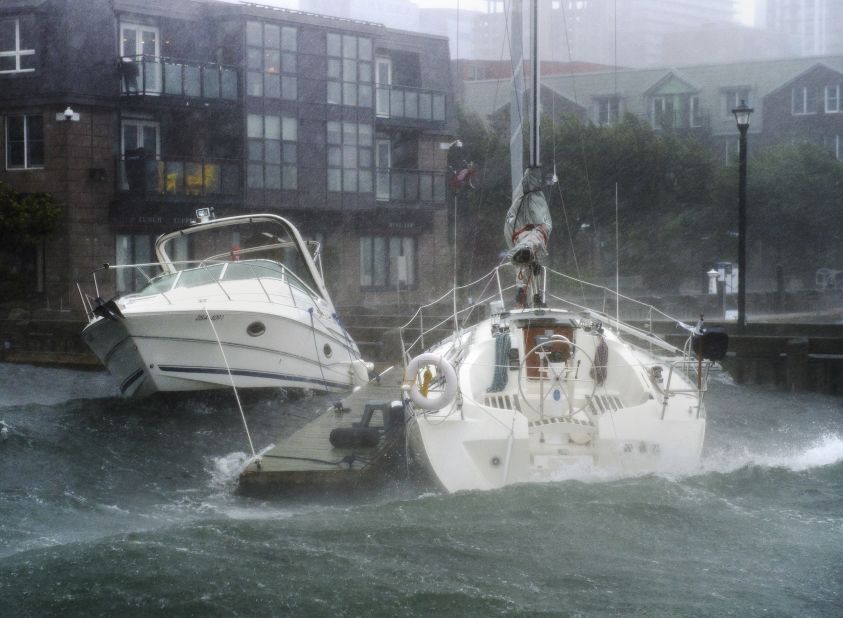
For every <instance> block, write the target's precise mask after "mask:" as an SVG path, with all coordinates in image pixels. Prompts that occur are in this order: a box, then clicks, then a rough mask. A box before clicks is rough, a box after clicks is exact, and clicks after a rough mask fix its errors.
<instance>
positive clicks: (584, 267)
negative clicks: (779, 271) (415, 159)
mask: <svg viewBox="0 0 843 618" xmlns="http://www.w3.org/2000/svg"><path fill="white" fill-rule="evenodd" d="M495 120H496V122H495V123H494V124H495V125H496V126H498V128H497V129H494V128H492V129H487V128H486V127H485V126H484V125H483V123H482V122H480V121H479V120H478V119H477V118H475V117H471V116H468V115H467V114H465V113H463V114H461V116H460V121H461V123H462V125H461V136H462V139H463V142H464V143H465V145H466V150H465V151H464V152H462V153H459V154H458V155H457V156H462V157H465V156H466V155H468V156H469V157H470V158H469V159H467V160H472V161H474V162H475V163H476V164H477V167H478V177H479V178H478V183H476V184H478V185H479V188H478V190H477V191H475V192H474V193H471V194H470V195H469V197H468V200H467V201H469V203H471V204H472V205H473V207H472V209H471V210H470V213H469V214H465V213H464V214H462V215H461V217H460V219H461V221H463V226H471V225H475V226H477V227H476V229H475V230H474V233H475V234H476V238H474V239H471V240H472V242H471V243H470V244H469V250H468V251H466V252H465V253H470V256H471V265H472V266H473V267H474V271H473V273H471V272H466V271H465V270H464V272H463V276H466V277H467V276H470V275H471V274H477V273H480V272H483V271H484V270H486V269H488V268H490V267H491V266H493V265H494V264H496V263H497V257H498V254H499V252H500V251H502V250H504V249H505V243H504V239H503V235H502V229H503V217H504V214H505V213H506V210H507V208H509V203H510V195H511V194H510V190H511V188H510V175H509V149H508V139H507V137H506V135H507V133H506V131H504V130H502V125H503V122H501V120H500V118H498V119H495ZM542 125H543V126H542V131H541V134H542V144H541V153H542V154H541V159H542V163H543V168H544V171H545V173H546V174H547V175H550V174H551V173H552V172H553V170H554V167H555V170H556V172H557V175H558V177H559V184H558V185H557V186H548V187H547V188H546V190H545V196H546V198H547V200H548V204H549V205H550V208H551V212H552V216H553V220H554V231H553V235H552V236H551V243H550V245H551V246H550V253H551V264H552V265H553V266H555V267H558V268H562V269H564V270H566V271H568V272H572V273H576V272H577V271H579V273H580V274H582V275H584V276H595V275H596V276H608V275H610V274H612V273H613V272H614V264H615V251H614V247H615V185H616V184H617V191H618V212H619V219H620V221H619V227H620V239H621V240H620V261H621V271H622V274H623V275H634V274H642V273H643V274H645V275H646V276H647V279H648V280H647V281H646V282H647V283H648V284H649V285H651V286H655V287H662V286H665V285H669V286H675V285H676V284H677V283H678V281H679V280H681V279H682V278H683V277H687V276H695V275H697V274H699V272H700V270H701V267H702V264H703V262H704V261H706V260H714V259H718V258H721V256H720V255H718V254H716V252H714V253H712V251H714V250H713V249H712V239H711V238H710V236H711V234H713V233H715V232H717V230H710V229H709V228H708V227H706V225H705V223H706V221H707V220H708V219H709V218H710V217H711V216H712V214H713V211H714V209H715V204H716V202H715V200H714V195H715V193H716V192H715V188H716V180H717V165H716V163H715V161H714V159H713V157H712V156H711V155H710V154H709V152H708V151H707V150H706V149H705V147H704V146H703V145H702V144H700V143H698V142H697V141H696V140H693V139H687V138H682V137H680V136H678V135H676V134H673V133H666V134H656V133H655V132H654V131H653V130H652V129H651V128H650V127H649V126H648V125H646V124H644V123H642V122H641V121H639V120H638V119H637V118H635V117H633V116H629V115H628V116H627V117H626V118H624V119H623V121H622V122H621V123H619V124H618V125H617V126H614V127H597V126H594V125H592V124H590V123H589V124H582V123H580V122H579V121H578V120H577V119H576V118H574V117H565V118H563V119H562V120H560V121H557V122H555V123H554V122H551V121H550V119H549V118H544V119H543V121H542ZM452 156H454V153H452ZM554 164H555V165H554ZM461 203H462V202H461ZM574 251H575V253H574ZM575 255H576V256H577V257H576V259H575Z"/></svg>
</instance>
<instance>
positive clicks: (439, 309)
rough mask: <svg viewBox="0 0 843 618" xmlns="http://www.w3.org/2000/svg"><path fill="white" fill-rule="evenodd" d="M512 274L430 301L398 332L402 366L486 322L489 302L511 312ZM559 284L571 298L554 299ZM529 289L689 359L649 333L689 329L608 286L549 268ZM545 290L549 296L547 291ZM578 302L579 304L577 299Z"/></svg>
mask: <svg viewBox="0 0 843 618" xmlns="http://www.w3.org/2000/svg"><path fill="white" fill-rule="evenodd" d="M512 271H513V268H512V266H511V265H510V264H509V263H506V264H501V265H500V266H497V267H496V268H494V269H493V270H492V271H491V272H489V273H487V274H486V275H484V276H483V277H480V278H479V279H476V280H475V281H472V282H470V283H467V284H464V285H460V286H457V287H455V288H452V289H451V290H449V291H447V292H445V293H444V294H442V295H441V296H440V297H438V298H436V299H434V300H433V301H431V302H429V303H427V304H425V305H422V306H420V307H419V308H418V309H417V310H416V312H415V313H414V314H413V315H412V317H411V318H410V319H409V320H408V321H407V323H405V324H404V325H403V326H402V327H400V329H399V332H400V336H401V350H402V354H403V356H404V359H405V362H407V361H409V359H410V358H412V356H414V355H415V354H418V353H420V352H421V351H423V350H425V349H427V344H428V343H433V341H434V340H436V341H438V340H441V339H443V338H444V337H443V334H444V332H446V331H447V330H448V329H450V330H452V331H453V332H454V333H459V332H460V331H461V330H462V329H464V328H466V327H468V326H470V325H471V323H472V321H473V320H475V319H476V318H477V317H478V316H481V317H482V318H485V317H486V316H487V306H488V304H489V303H490V302H492V301H498V302H499V303H500V310H501V311H506V310H507V309H508V308H511V307H512V306H513V303H512V302H510V303H507V300H506V299H507V298H509V297H512V300H513V301H514V298H515V294H514V291H515V289H516V287H517V286H516V284H515V283H512V284H509V285H506V284H505V283H504V281H505V277H506V276H507V275H510V276H511V278H510V280H511V281H513V282H514V281H515V277H514V274H513V272H512ZM551 280H552V281H551ZM558 283H562V284H567V285H568V286H570V287H571V288H572V289H571V290H570V293H569V294H558V293H556V291H555V290H556V288H557V287H561V288H564V287H565V285H561V286H557V284H558ZM531 285H532V289H531V292H532V293H535V294H540V296H541V297H542V298H544V299H545V300H548V299H553V300H554V301H556V303H559V304H561V305H562V306H567V307H568V308H570V309H571V310H572V311H575V312H577V313H578V314H579V315H580V316H582V317H588V318H591V319H595V320H599V321H600V322H602V323H604V324H606V325H607V326H609V327H610V328H612V329H613V330H615V331H616V332H618V333H620V334H621V335H626V336H628V337H632V338H634V339H637V340H639V341H640V342H642V343H643V344H644V345H645V346H649V347H650V352H651V353H652V351H653V349H654V348H658V349H660V350H661V351H662V352H666V353H667V354H668V355H672V356H677V357H679V358H682V359H688V358H689V352H688V351H686V350H682V349H680V348H678V347H676V346H674V345H672V344H671V343H669V342H667V341H665V340H664V339H663V338H662V337H660V336H658V335H656V334H655V332H653V325H654V324H655V322H656V321H658V320H665V321H669V322H673V323H675V324H677V325H678V326H680V327H681V328H683V329H685V330H687V331H691V330H693V328H692V327H691V326H689V325H687V324H685V323H684V322H682V321H681V320H679V319H677V318H674V317H672V316H670V315H668V314H667V313H665V312H664V311H662V310H660V309H658V308H657V307H655V306H654V305H651V304H648V303H645V302H642V301H639V300H637V299H635V298H632V297H629V296H625V295H623V294H620V293H618V292H616V291H614V290H612V289H611V288H608V287H606V286H602V285H598V284H594V283H591V282H588V281H585V280H582V279H578V278H576V277H572V276H570V275H566V274H564V273H561V272H558V271H556V270H553V269H550V268H543V276H541V277H537V278H536V279H535V280H534V281H533V282H532V283H531ZM548 288H550V289H551V290H553V291H549V290H548ZM585 289H590V290H596V291H597V292H598V294H597V295H592V296H590V297H589V296H588V295H586V294H585V293H584V290H585ZM577 292H579V293H577ZM577 297H579V298H578V299H577ZM610 304H611V306H612V307H613V308H616V309H618V308H620V307H623V315H629V314H635V315H636V316H637V317H639V318H640V317H641V316H644V321H645V322H646V324H647V326H648V328H646V329H644V328H639V327H637V326H633V325H631V324H629V323H628V322H625V321H623V320H621V319H619V317H618V315H617V313H621V312H620V311H617V313H616V315H614V316H612V315H611V314H610V313H609V311H608V310H607V309H608V308H609V306H610ZM458 306H462V308H461V309H458ZM449 324H450V326H449ZM434 332H435V333H436V334H437V335H438V336H437V337H432V335H433V334H434ZM689 336H690V332H689ZM453 340H454V342H455V343H456V342H457V341H459V338H458V337H454V339H453Z"/></svg>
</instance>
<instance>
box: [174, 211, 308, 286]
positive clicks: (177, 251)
mask: <svg viewBox="0 0 843 618" xmlns="http://www.w3.org/2000/svg"><path fill="white" fill-rule="evenodd" d="M160 249H161V250H163V252H164V254H166V256H167V257H168V258H169V261H170V263H171V264H172V265H173V267H174V268H175V269H176V270H179V271H182V273H183V276H187V277H189V278H190V283H187V282H185V281H184V280H183V279H182V280H179V282H178V284H177V286H178V287H183V286H190V285H199V284H200V283H204V282H207V281H208V280H210V281H215V280H217V279H219V277H220V275H221V273H220V271H215V272H214V273H210V272H209V273H203V274H199V273H200V272H201V271H203V270H205V269H202V268H201V267H204V266H209V265H212V264H219V265H222V264H224V263H227V264H228V265H229V268H228V269H226V270H225V271H224V273H223V274H222V277H223V279H224V280H234V279H249V278H253V277H272V276H279V275H281V276H283V275H284V274H285V273H292V274H293V275H294V277H293V278H294V279H298V280H300V281H301V282H302V283H304V285H305V286H307V287H309V288H310V289H311V290H314V291H315V290H319V286H318V285H317V284H316V282H315V281H314V276H313V274H312V273H311V270H310V267H309V265H308V263H307V261H306V260H305V257H304V256H303V255H302V251H305V250H306V249H304V248H303V247H300V246H299V244H298V242H297V241H296V238H295V237H294V236H293V234H292V232H291V230H290V229H289V228H288V227H287V226H286V225H283V224H282V223H281V222H279V221H275V220H268V219H262V218H259V217H255V218H245V219H242V220H236V221H231V222H227V223H226V224H225V225H220V226H214V225H209V226H207V227H206V226H197V227H195V228H192V229H189V230H185V231H184V232H183V233H182V234H179V235H174V236H173V237H171V238H169V239H167V240H166V241H164V242H162V243H161V246H160ZM245 264H248V267H247V266H244V265H245ZM197 267H199V268H197ZM188 273H191V274H188ZM206 276H207V277H208V278H209V279H207V280H204V281H201V282H200V281H197V282H196V283H194V282H193V281H194V278H197V277H198V278H200V279H201V278H204V277H206Z"/></svg>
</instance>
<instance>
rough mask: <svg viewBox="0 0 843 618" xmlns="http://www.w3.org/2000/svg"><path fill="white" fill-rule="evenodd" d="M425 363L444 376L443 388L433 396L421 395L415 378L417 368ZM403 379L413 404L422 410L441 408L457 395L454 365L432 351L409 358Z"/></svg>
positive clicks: (416, 376)
mask: <svg viewBox="0 0 843 618" xmlns="http://www.w3.org/2000/svg"><path fill="white" fill-rule="evenodd" d="M426 365H433V366H434V367H436V371H437V372H438V373H439V374H440V375H441V376H442V377H443V378H445V390H444V391H442V393H440V394H439V395H437V396H435V397H426V396H424V395H422V393H421V390H420V389H419V381H418V379H417V378H418V374H419V370H420V369H421V368H422V367H424V366H426ZM404 380H405V385H404V390H409V392H410V399H411V400H412V401H413V404H414V405H415V406H416V407H417V408H421V409H422V410H430V411H433V410H441V409H442V408H444V407H445V406H447V405H448V404H449V403H451V402H452V401H453V400H454V397H456V396H457V372H456V371H455V370H454V366H453V365H452V364H451V363H450V362H448V361H447V360H445V358H444V357H442V356H440V355H439V354H434V353H433V352H425V353H424V354H419V355H418V356H416V357H415V358H414V359H413V360H411V361H410V362H409V363H408V364H407V369H406V370H405V372H404Z"/></svg>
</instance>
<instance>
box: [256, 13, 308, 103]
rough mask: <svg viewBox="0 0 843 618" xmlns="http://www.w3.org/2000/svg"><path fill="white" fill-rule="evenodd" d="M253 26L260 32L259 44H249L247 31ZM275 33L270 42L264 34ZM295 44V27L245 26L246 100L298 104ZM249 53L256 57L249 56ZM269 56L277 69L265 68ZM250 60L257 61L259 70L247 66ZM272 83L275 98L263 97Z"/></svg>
mask: <svg viewBox="0 0 843 618" xmlns="http://www.w3.org/2000/svg"><path fill="white" fill-rule="evenodd" d="M255 26H257V27H259V29H260V43H257V42H256V41H254V40H250V32H249V29H250V27H252V28H253V27H255ZM275 30H277V33H276V35H273V37H272V38H270V37H269V36H267V32H272V31H275ZM298 43H299V29H298V28H296V27H295V26H289V25H284V24H280V23H271V22H264V21H253V20H249V21H247V22H246V31H245V49H246V56H245V59H244V60H245V63H246V65H245V81H246V96H249V97H260V98H263V99H274V100H276V101H298V99H299V87H298V67H299V53H298ZM250 53H252V54H257V55H256V56H250ZM271 54H274V55H277V64H278V66H277V67H273V66H268V64H269V63H268V62H267V57H268V56H270V55H271ZM252 57H255V58H259V59H260V67H255V66H251V62H252ZM269 69H273V70H269ZM272 81H274V82H275V83H277V87H275V86H273V88H274V90H273V92H274V93H275V94H267V92H268V91H270V89H269V87H268V86H269V84H271V83H272ZM250 89H254V91H251V90H250Z"/></svg>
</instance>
